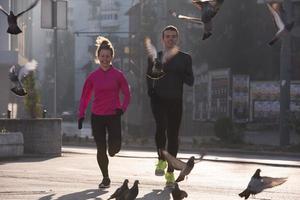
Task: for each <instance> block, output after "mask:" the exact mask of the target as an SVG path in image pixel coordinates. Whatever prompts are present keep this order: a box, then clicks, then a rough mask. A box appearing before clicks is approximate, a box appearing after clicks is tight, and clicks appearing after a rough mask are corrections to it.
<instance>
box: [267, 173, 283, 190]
mask: <svg viewBox="0 0 300 200" xmlns="http://www.w3.org/2000/svg"><path fill="white" fill-rule="evenodd" d="M262 181H263V188H264V189H265V188H272V187H275V186H278V185H281V184H283V183H285V182H286V181H287V177H284V178H272V177H267V176H263V177H262Z"/></svg>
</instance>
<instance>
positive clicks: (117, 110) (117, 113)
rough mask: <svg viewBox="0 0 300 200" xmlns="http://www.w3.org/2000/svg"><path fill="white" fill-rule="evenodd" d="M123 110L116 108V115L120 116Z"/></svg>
mask: <svg viewBox="0 0 300 200" xmlns="http://www.w3.org/2000/svg"><path fill="white" fill-rule="evenodd" d="M123 113H124V111H123V110H122V109H121V108H117V109H116V115H118V116H121V115H123Z"/></svg>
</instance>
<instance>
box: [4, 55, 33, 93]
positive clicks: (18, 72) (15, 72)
mask: <svg viewBox="0 0 300 200" xmlns="http://www.w3.org/2000/svg"><path fill="white" fill-rule="evenodd" d="M36 67H37V62H36V60H32V61H31V62H28V63H26V64H25V65H24V66H23V67H16V66H15V65H13V66H11V68H10V69H9V75H8V76H9V79H10V81H11V82H12V83H13V84H14V85H15V86H14V87H13V88H11V91H12V92H13V93H15V94H16V95H18V96H25V95H26V94H27V92H26V91H25V89H24V87H23V84H22V81H23V79H24V78H26V76H27V75H28V74H29V72H30V71H34V70H35V69H36Z"/></svg>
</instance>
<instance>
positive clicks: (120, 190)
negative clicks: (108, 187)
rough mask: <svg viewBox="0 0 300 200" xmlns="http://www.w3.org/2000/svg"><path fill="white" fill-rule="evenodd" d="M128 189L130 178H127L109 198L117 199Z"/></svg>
mask: <svg viewBox="0 0 300 200" xmlns="http://www.w3.org/2000/svg"><path fill="white" fill-rule="evenodd" d="M127 190H129V188H128V179H125V180H124V182H123V184H122V186H121V187H119V188H118V189H117V190H116V191H115V192H114V193H113V194H112V195H111V196H110V197H109V198H108V199H107V200H109V199H114V198H116V199H117V198H119V197H120V196H122V194H123V193H124V192H126V191H127Z"/></svg>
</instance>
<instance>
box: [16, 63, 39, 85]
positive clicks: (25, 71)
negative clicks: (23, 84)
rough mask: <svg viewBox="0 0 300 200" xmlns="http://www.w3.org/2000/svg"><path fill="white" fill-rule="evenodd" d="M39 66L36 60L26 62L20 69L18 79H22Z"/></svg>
mask: <svg viewBox="0 0 300 200" xmlns="http://www.w3.org/2000/svg"><path fill="white" fill-rule="evenodd" d="M36 67H37V62H36V60H32V61H31V62H28V63H26V64H25V65H24V66H23V67H22V68H21V69H20V71H19V74H18V79H19V80H20V81H21V80H22V79H23V78H24V77H25V76H27V75H28V73H29V72H30V71H34V70H35V69H36Z"/></svg>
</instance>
